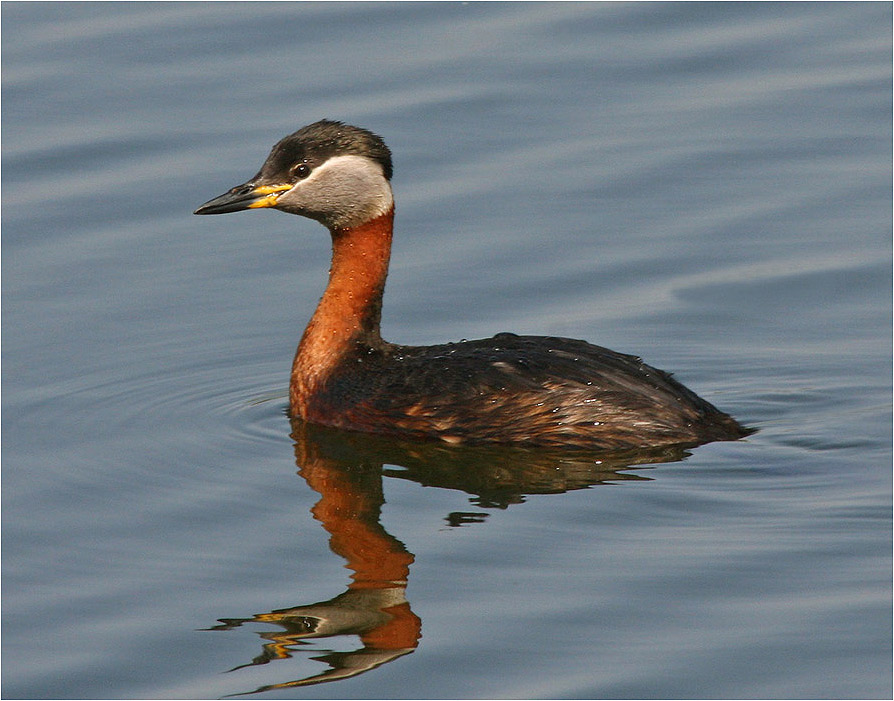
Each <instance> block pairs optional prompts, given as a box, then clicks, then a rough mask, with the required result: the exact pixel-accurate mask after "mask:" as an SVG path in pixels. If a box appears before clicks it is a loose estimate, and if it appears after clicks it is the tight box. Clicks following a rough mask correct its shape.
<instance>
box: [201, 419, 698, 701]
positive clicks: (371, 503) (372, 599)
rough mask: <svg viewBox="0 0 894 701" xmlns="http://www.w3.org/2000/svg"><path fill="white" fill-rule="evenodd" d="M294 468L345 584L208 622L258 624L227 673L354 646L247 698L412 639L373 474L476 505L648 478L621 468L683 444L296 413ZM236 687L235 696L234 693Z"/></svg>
mask: <svg viewBox="0 0 894 701" xmlns="http://www.w3.org/2000/svg"><path fill="white" fill-rule="evenodd" d="M292 438H293V439H294V442H295V446H294V447H295V461H296V464H297V466H298V474H299V475H300V476H301V477H302V478H303V479H304V480H305V481H306V482H307V484H308V486H310V487H311V489H313V490H314V491H316V492H319V494H320V495H321V498H320V500H319V501H318V502H317V504H316V505H315V506H314V507H313V509H312V510H311V512H312V514H313V516H314V518H315V519H317V520H318V521H320V523H322V525H323V528H325V529H326V530H327V531H328V532H329V534H330V539H329V546H330V548H331V549H332V551H333V552H334V553H336V554H337V555H339V556H341V557H343V558H344V559H345V560H347V567H348V569H350V570H352V571H353V574H352V575H351V580H352V581H351V583H350V584H349V585H348V588H347V591H345V592H343V593H341V594H339V595H338V596H336V597H334V598H332V599H329V600H328V601H321V602H317V603H313V604H306V605H299V606H294V607H292V608H286V609H276V610H273V611H270V612H269V613H261V614H256V615H254V616H252V617H251V618H221V619H219V620H220V623H221V624H220V625H217V626H214V627H213V628H211V629H210V630H232V629H234V628H238V627H239V626H241V625H243V624H246V623H265V624H274V625H276V626H279V627H280V628H281V630H277V631H265V632H263V633H260V634H259V635H260V637H261V638H262V639H263V640H266V641H267V642H265V643H264V644H263V650H262V652H261V654H260V655H258V656H257V657H255V658H254V659H253V660H251V662H247V663H245V664H241V665H238V666H236V667H234V668H233V669H232V670H230V671H235V670H238V669H243V668H246V667H254V666H256V665H263V664H267V663H268V662H271V661H273V660H282V659H288V658H290V657H291V656H292V654H293V653H294V652H296V651H297V649H298V648H300V646H302V645H306V644H308V643H307V641H308V640H309V639H315V638H316V639H319V638H331V637H334V636H344V635H357V636H359V638H360V642H361V644H362V647H361V648H359V649H356V650H351V651H348V652H330V653H328V654H325V655H322V656H318V657H313V658H311V659H313V660H317V661H320V662H323V663H325V664H327V665H328V668H327V669H325V670H324V671H322V672H320V673H318V674H314V675H312V676H309V677H305V678H302V679H296V680H294V681H288V682H280V683H275V684H268V685H265V686H261V687H259V688H257V689H255V690H254V691H250V692H244V693H247V694H252V693H260V692H264V691H271V690H274V689H286V688H290V687H298V686H307V685H311V684H319V683H321V682H330V681H337V680H339V679H346V678H348V677H353V676H356V675H358V674H362V673H364V672H367V671H369V670H371V669H374V668H376V667H379V666H380V665H383V664H385V663H387V662H391V661H392V660H395V659H397V658H398V657H402V656H403V655H407V654H409V653H411V652H413V650H415V648H416V646H417V645H418V643H419V639H420V637H421V628H422V625H421V621H420V620H419V618H418V616H416V615H415V614H414V613H413V612H412V611H411V610H410V604H409V602H407V600H406V597H405V593H406V587H407V578H408V575H409V569H410V565H411V564H412V562H413V555H412V554H411V553H409V552H407V549H406V547H405V546H404V544H403V543H401V542H400V541H399V540H398V539H397V538H395V537H394V536H392V535H391V534H389V533H388V532H387V531H385V529H384V528H383V527H382V525H381V523H380V522H379V517H380V513H381V508H382V504H383V503H384V501H385V500H384V495H383V489H382V476H383V475H385V476H389V477H393V478H399V479H406V480H411V481H413V482H417V483H418V484H421V485H423V486H434V487H441V488H444V489H455V490H461V491H463V492H466V493H468V494H470V495H471V497H472V498H471V502H472V503H473V504H475V505H476V506H478V507H482V508H507V507H508V506H510V505H511V504H517V503H521V502H523V501H524V497H525V495H528V494H559V493H562V492H566V491H570V490H574V489H583V488H586V487H590V486H593V485H597V484H602V483H606V482H618V481H621V480H645V479H648V478H646V477H644V476H642V475H640V474H637V473H630V472H621V470H626V469H628V468H631V467H633V466H644V465H646V464H653V463H659V462H671V461H675V460H680V459H682V458H683V457H685V455H687V453H686V452H685V451H684V449H683V448H674V447H665V448H660V449H652V450H649V451H637V452H632V451H627V452H624V453H612V454H599V455H596V454H593V453H581V452H576V453H556V452H544V451H542V450H522V449H518V448H509V447H470V448H457V447H451V446H446V445H444V444H442V443H410V442H405V441H395V440H392V439H388V438H385V437H382V436H374V435H366V434H359V433H347V432H342V431H337V430H335V429H329V428H324V427H320V426H313V425H310V424H305V423H304V422H302V421H300V420H298V419H293V422H292ZM486 516H487V513H486V512H455V513H451V514H448V515H447V516H446V519H445V520H446V521H447V523H448V524H449V525H450V526H462V525H468V524H474V523H480V522H482V521H484V519H485V517H486ZM236 695H240V694H236Z"/></svg>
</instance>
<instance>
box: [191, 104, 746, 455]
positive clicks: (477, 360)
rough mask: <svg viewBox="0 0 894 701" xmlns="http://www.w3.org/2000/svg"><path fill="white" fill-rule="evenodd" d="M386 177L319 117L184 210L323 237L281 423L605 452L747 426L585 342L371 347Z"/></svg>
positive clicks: (698, 439) (375, 341)
mask: <svg viewBox="0 0 894 701" xmlns="http://www.w3.org/2000/svg"><path fill="white" fill-rule="evenodd" d="M391 175H392V165H391V152H390V151H389V149H388V147H387V146H386V145H385V143H384V141H382V139H381V138H380V137H379V136H377V135H376V134H373V133H372V132H370V131H367V130H366V129H361V128H358V127H353V126H350V125H347V124H344V123H342V122H336V121H330V120H322V121H319V122H315V123H314V124H310V125H308V126H306V127H303V128H302V129H299V130H298V131H296V132H295V133H294V134H291V135H289V136H286V137H285V138H283V139H282V140H280V141H279V142H278V143H277V144H276V145H275V146H274V147H273V150H272V151H271V152H270V155H269V156H268V157H267V160H266V161H265V162H264V165H263V166H262V167H261V170H260V171H259V172H258V173H257V175H255V176H254V177H253V178H251V179H250V180H249V181H248V182H246V183H244V184H242V185H238V186H237V187H234V188H233V189H231V190H230V191H228V192H226V193H225V194H223V195H221V196H220V197H216V198H214V199H212V200H210V201H208V202H206V203H205V204H203V205H202V206H201V207H199V208H198V209H197V210H196V211H195V213H196V214H224V213H227V212H236V211H239V210H244V209H259V208H264V207H270V208H273V209H278V210H280V211H282V212H288V213H290V214H300V215H302V216H305V217H309V218H311V219H315V220H317V221H318V222H320V223H321V224H323V225H324V226H326V227H327V228H328V229H329V233H330V234H331V236H332V266H331V268H330V270H329V283H328V285H327V287H326V291H325V293H324V294H323V297H322V299H321V300H320V303H319V305H318V306H317V309H316V311H315V312H314V314H313V317H312V318H311V320H310V322H309V323H308V325H307V328H306V329H305V331H304V335H303V336H302V338H301V343H300V344H299V346H298V351H297V353H296V355H295V360H294V362H293V365H292V375H291V382H290V387H289V409H290V413H291V415H292V416H293V417H299V418H300V419H302V420H304V421H307V422H309V423H316V424H322V425H326V426H331V427H335V428H340V429H347V430H353V431H363V432H367V433H379V434H385V435H391V436H396V437H402V438H409V439H431V438H435V439H440V440H441V441H445V442H447V443H467V444H469V443H508V444H515V445H520V446H553V447H569V448H574V447H577V448H591V449H593V448H595V449H606V450H614V449H630V448H642V447H656V446H664V445H682V446H694V445H698V444H701V443H706V442H709V441H715V440H734V439H736V438H740V437H742V436H744V435H747V434H748V433H749V432H750V431H749V430H748V429H746V428H743V427H742V426H741V425H739V424H738V423H737V422H736V421H735V420H734V419H733V418H731V417H730V416H728V415H726V414H724V413H722V412H721V411H719V410H718V409H716V408H715V407H714V406H712V405H711V404H709V403H708V402H706V401H705V400H703V399H701V398H700V397H698V396H697V395H695V394H694V393H693V392H691V391H690V390H688V389H687V388H686V387H684V386H683V385H681V384H680V383H679V382H677V381H676V380H674V379H673V378H671V376H670V375H669V374H667V373H665V372H662V371H661V370H657V369H655V368H653V367H650V366H648V365H646V364H645V363H643V362H642V360H640V358H638V357H635V356H632V355H624V354H621V353H615V352H614V351H611V350H608V349H607V348H601V347H599V346H594V345H591V344H589V343H587V342H585V341H578V340H572V339H568V338H554V337H546V336H516V335H515V334H510V333H501V334H497V335H496V336H494V337H493V338H486V339H481V340H476V341H460V342H458V343H447V344H443V345H436V346H401V345H396V344H393V343H388V342H387V341H384V340H383V339H382V336H381V334H380V332H379V324H380V320H381V311H382V294H383V292H384V289H385V278H386V276H387V274H388V262H389V258H390V256H391V238H392V226H393V222H394V200H393V197H392V192H391Z"/></svg>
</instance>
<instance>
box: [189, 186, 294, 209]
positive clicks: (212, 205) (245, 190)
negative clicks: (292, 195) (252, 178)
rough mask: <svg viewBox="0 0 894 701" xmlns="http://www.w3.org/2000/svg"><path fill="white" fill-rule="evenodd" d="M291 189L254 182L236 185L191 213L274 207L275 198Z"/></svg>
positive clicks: (290, 187)
mask: <svg viewBox="0 0 894 701" xmlns="http://www.w3.org/2000/svg"><path fill="white" fill-rule="evenodd" d="M291 189H292V186H291V185H257V184H254V183H245V184H244V185H237V186H236V187H234V188H233V189H232V190H229V191H227V192H225V193H224V194H222V195H220V197H215V198H214V199H213V200H208V201H207V202H206V203H205V204H203V205H202V206H201V207H199V208H198V209H197V210H196V211H195V212H193V214H227V213H228V212H239V211H242V210H243V209H259V208H261V207H275V206H276V200H277V198H278V197H279V196H280V195H281V194H282V193H283V192H285V191H286V190H291Z"/></svg>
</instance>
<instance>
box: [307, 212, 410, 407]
mask: <svg viewBox="0 0 894 701" xmlns="http://www.w3.org/2000/svg"><path fill="white" fill-rule="evenodd" d="M393 224H394V209H393V208H392V209H391V210H389V211H388V212H386V213H385V214H383V215H381V216H379V217H376V218H375V219H373V220H371V221H368V222H366V223H365V224H361V225H359V226H356V227H353V228H350V229H332V230H331V231H330V233H331V234H332V265H331V267H330V269H329V284H328V285H327V286H326V291H325V292H324V293H323V297H322V299H321V300H320V303H319V305H318V306H317V310H316V311H315V312H314V315H313V317H312V318H311V320H310V323H308V325H307V328H306V329H305V330H304V335H303V336H302V338H301V343H300V344H299V346H298V352H297V354H296V355H295V361H294V363H293V364H292V380H291V385H290V388H289V403H290V406H291V413H292V415H293V416H301V417H302V418H306V419H307V418H311V417H310V416H309V414H310V413H311V410H312V404H313V398H314V395H315V393H317V392H319V391H320V389H321V388H322V386H323V385H324V384H325V382H326V380H327V379H328V378H329V377H330V376H331V374H332V372H333V371H334V370H335V368H336V367H337V366H338V363H339V361H340V360H341V359H342V358H343V357H344V356H345V354H347V353H348V352H349V351H350V349H351V347H352V346H353V345H354V344H356V343H357V342H363V343H367V344H370V345H377V344H379V343H381V341H382V338H381V336H380V334H379V324H380V321H381V317H382V294H383V293H384V291H385V278H386V277H387V275H388V262H389V260H390V258H391V237H392V231H393Z"/></svg>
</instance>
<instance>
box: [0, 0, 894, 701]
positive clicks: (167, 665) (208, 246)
mask: <svg viewBox="0 0 894 701" xmlns="http://www.w3.org/2000/svg"><path fill="white" fill-rule="evenodd" d="M891 37H892V7H891V4H890V3H871V4H859V3H842V4H838V3H822V4H810V3H791V4H789V3H785V4H772V3H771V4H751V3H732V4H675V3H668V4H664V3H661V4H648V3H634V4H613V3H608V4H589V3H579V4H559V3H555V4H554V3H547V4H541V3H522V4H513V3H506V4H478V3H420V4H416V3H394V4H391V3H386V4H343V3H333V4H329V3H307V4H305V3H300V4H290V3H270V4H217V3H182V4H181V3H176V4H156V3H150V4H143V3H132V4H131V3H122V4H116V3H99V4H92V3H86V4H80V3H78V4H68V3H16V2H4V3H3V6H2V61H3V63H2V88H3V93H2V98H3V103H2V104H3V111H2V129H3V130H2V136H3V145H2V151H3V164H2V165H3V169H2V184H3V192H2V204H3V211H2V224H3V227H2V295H3V297H2V302H3V308H2V311H3V316H2V354H3V355H2V360H3V364H2V390H3V393H2V402H3V406H2V408H3V413H2V422H3V425H2V429H3V433H2V439H3V444H2V449H3V450H2V458H3V464H2V466H3V485H2V486H3V493H2V496H3V510H2V526H3V550H2V558H3V589H2V595H3V599H2V614H3V629H2V634H3V635H2V644H3V657H2V663H3V670H2V671H3V675H2V693H3V696H4V697H5V698H216V697H221V696H225V695H230V694H240V693H256V696H253V698H300V699H314V698H320V699H322V698H376V699H404V698H407V699H415V698H563V699H564V698H656V697H657V698H743V697H762V698H843V697H847V698H868V697H890V696H891V694H892V684H891V679H892V663H891V652H892V651H891V639H892V606H891V551H892V527H891V493H892V485H891V482H892V480H891V446H892V434H891V426H892V420H891V419H892V417H891V396H892V390H891V336H892V331H891V301H892V287H891V261H892V253H891V219H892V197H891V189H892V188H891V181H892V173H891V163H892V149H891V144H892V128H891V124H892V110H891V105H892V90H891V85H892V77H891V63H892V39H891ZM323 117H330V118H336V119H343V120H346V121H348V122H351V123H355V124H358V125H361V126H364V127H367V128H370V129H373V130H375V131H376V132H378V133H380V134H382V135H383V136H384V138H385V139H386V141H387V142H388V144H389V145H390V146H391V148H392V150H393V151H394V155H395V178H394V188H395V194H396V198H397V223H396V238H395V249H394V257H393V261H392V269H391V274H390V277H389V286H388V291H387V294H386V296H385V310H384V319H383V324H384V325H383V330H384V333H385V335H386V337H387V338H388V339H389V340H393V341H398V342H403V343H412V344H426V343H437V342H444V341H448V340H457V339H459V338H476V337H481V336H487V335H491V334H493V333H496V332H499V331H514V332H517V333H539V334H551V335H561V336H571V337H574V338H586V339H588V340H589V341H591V342H594V343H598V344H600V345H604V346H608V347H610V348H613V349H615V350H618V351H623V352H628V353H635V354H638V355H642V356H643V357H644V359H645V360H646V361H647V362H649V363H650V364H652V365H655V366H657V367H660V368H664V369H666V370H669V371H673V372H674V373H675V374H676V376H677V377H678V378H679V379H681V380H682V381H683V382H685V383H686V384H687V385H689V386H690V387H692V388H693V389H694V390H696V391H697V392H699V393H700V394H701V395H702V396H704V397H705V398H706V399H708V400H709V401H711V402H713V403H715V404H717V405H719V406H720V407H721V408H723V409H724V410H726V411H728V412H730V413H732V414H733V415H735V416H736V417H737V418H739V419H740V420H741V421H743V422H745V423H747V424H748V425H750V426H754V427H756V428H758V429H759V432H758V433H756V434H754V435H753V436H750V437H749V438H747V439H745V440H742V441H739V442H734V443H715V444H711V445H706V446H702V447H699V448H696V449H693V450H690V451H687V453H685V454H673V453H669V454H665V455H640V456H634V457H632V458H630V459H628V460H626V461H617V462H613V461H612V460H609V459H602V458H600V457H599V456H597V455H587V456H584V457H578V458H574V459H570V458H567V457H566V456H562V455H547V454H539V453H537V452H536V451H534V452H533V453H525V454H517V453H513V452H505V451H503V452H501V451H496V452H487V451H484V452H469V451H462V450H459V451H449V450H448V451H444V450H436V449H434V448H431V447H427V448H418V449H417V448H414V447H409V448H405V447H401V446H394V445H389V444H387V442H385V443H382V442H380V441H376V440H374V439H368V438H364V437H360V438H358V437H357V436H345V435H342V434H335V435H331V434H328V433H326V432H323V433H322V434H321V435H317V432H313V431H303V430H298V429H296V430H295V431H293V427H291V426H290V425H289V422H288V420H287V418H286V416H285V413H284V412H285V407H286V388H287V382H288V371H289V366H290V362H291V358H292V354H293V352H294V348H295V346H296V344H297V341H298V338H299V335H300V332H301V330H302V328H303V325H304V323H305V322H306V321H307V319H308V318H309V316H310V314H311V313H312V311H313V308H314V305H315V303H316V301H317V300H318V298H319V295H320V293H321V291H322V288H323V285H324V283H325V279H326V270H327V266H328V255H329V250H328V236H327V235H326V232H325V230H323V229H322V228H321V227H320V226H319V225H317V224H315V223H314V222H311V221H309V220H302V219H299V218H297V217H288V216H286V215H283V214H281V213H278V212H243V213H239V214H231V215H227V216H222V217H201V218H200V217H194V216H192V214H191V212H192V210H193V209H194V208H195V207H196V206H198V205H199V204H201V203H202V202H204V201H205V200H207V199H209V198H211V197H213V196H215V195H218V194H220V193H221V192H223V191H225V190H226V189H228V188H229V187H231V186H233V185H236V184H238V183H240V182H242V181H243V180H245V179H247V178H248V177H250V176H251V175H252V174H253V173H254V172H255V171H256V170H257V169H258V167H259V166H260V164H261V162H262V161H263V159H264V157H265V156H266V154H267V151H268V149H269V147H270V146H271V145H272V144H273V143H274V141H276V140H277V139H279V138H280V137H281V136H283V135H285V134H287V133H289V132H291V131H294V130H295V129H297V128H298V127H300V126H302V125H304V124H307V123H309V122H312V121H315V120H317V119H320V118H323ZM299 428H300V427H299ZM312 509H313V512H312ZM308 633H315V634H317V635H320V637H307V634H308ZM318 675H328V676H323V677H320V676H318ZM314 677H316V679H317V680H320V679H325V680H328V682H327V683H319V684H299V682H300V681H301V680H306V679H308V678H314Z"/></svg>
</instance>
